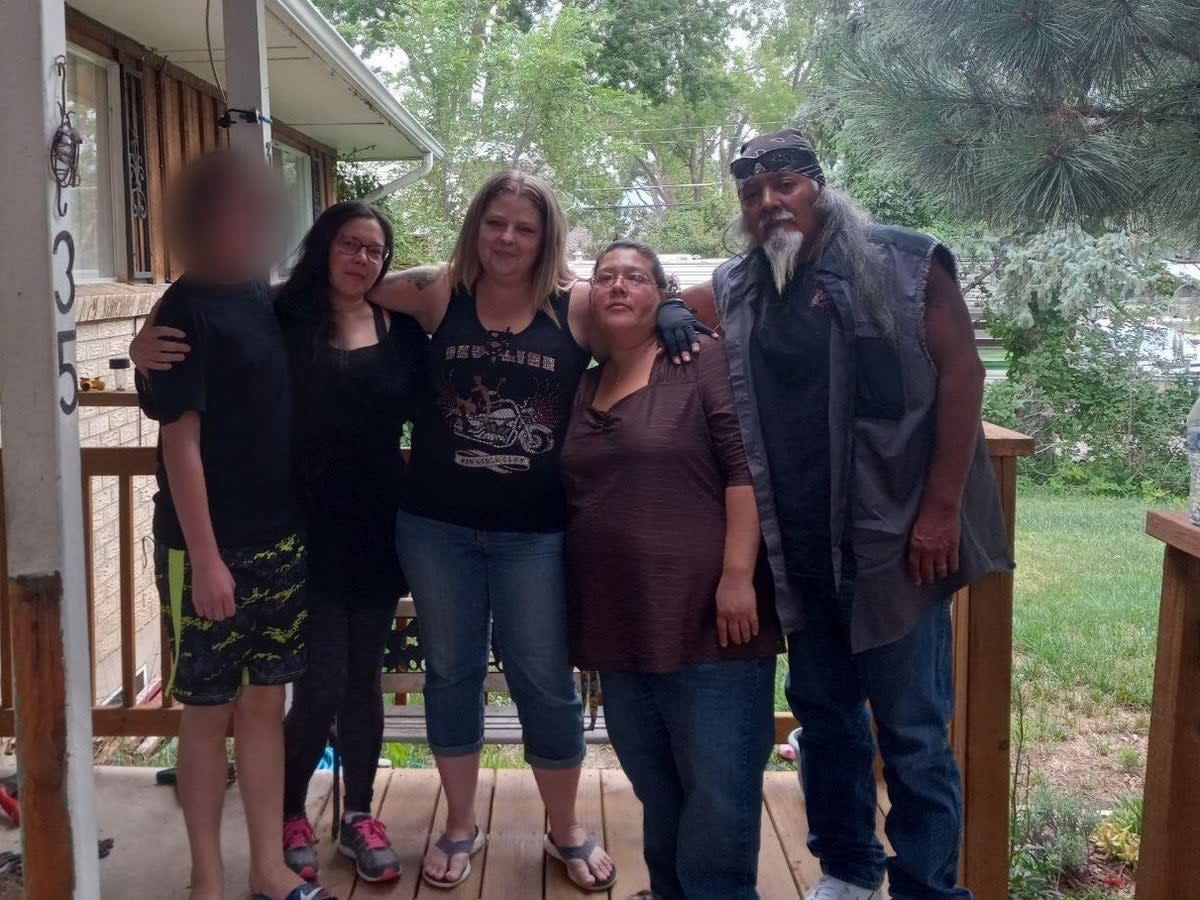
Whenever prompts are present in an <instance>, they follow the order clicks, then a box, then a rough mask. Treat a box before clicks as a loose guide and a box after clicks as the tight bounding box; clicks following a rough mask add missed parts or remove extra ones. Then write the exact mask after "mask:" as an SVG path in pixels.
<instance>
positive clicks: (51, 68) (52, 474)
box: [0, 0, 100, 898]
mask: <svg viewBox="0 0 1200 900" xmlns="http://www.w3.org/2000/svg"><path fill="white" fill-rule="evenodd" d="M0 9H2V10H3V20H4V28H3V29H0V111H2V112H0V115H2V118H3V127H0V161H2V164H0V197H2V198H3V202H0V397H2V398H3V406H2V408H0V417H2V421H3V439H4V453H3V477H4V498H5V516H6V521H7V539H8V540H7V549H8V573H9V582H8V591H9V596H10V598H11V602H12V633H13V634H14V635H15V637H16V642H17V646H16V648H15V652H13V653H12V661H13V673H14V683H15V693H16V734H17V767H18V773H19V776H20V801H21V814H22V822H21V824H22V826H23V842H24V844H23V849H24V854H25V859H24V880H25V896H27V897H75V898H93V897H99V896H100V877H99V866H98V862H97V854H96V815H95V798H94V796H93V784H92V743H91V739H92V721H91V712H92V699H91V696H90V693H91V672H90V664H89V658H88V624H87V601H86V596H85V592H84V558H83V534H82V530H81V522H82V513H81V509H80V468H79V421H78V414H77V411H76V410H77V406H78V388H77V382H76V377H75V314H74V310H73V306H74V302H75V293H74V286H73V279H72V274H71V269H72V266H73V262H74V247H75V244H74V239H75V236H74V235H72V234H71V232H70V230H69V228H68V223H67V221H66V219H65V217H64V216H63V215H60V211H61V207H60V206H59V205H58V203H57V196H56V186H55V184H54V180H53V177H52V175H51V168H50V144H51V138H52V136H53V134H54V131H55V128H56V127H57V125H58V121H59V117H58V114H57V106H58V101H59V98H60V96H61V90H62V87H61V86H62V77H60V75H59V73H58V71H57V69H56V59H58V58H60V57H61V56H62V54H63V53H64V52H65V44H66V29H65V25H64V21H63V3H62V0H24V2H15V0H14V2H9V0H3V2H2V3H0ZM72 202H74V201H72ZM3 651H4V652H5V653H9V652H10V648H8V647H5V648H3Z"/></svg>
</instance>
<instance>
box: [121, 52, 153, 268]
mask: <svg viewBox="0 0 1200 900" xmlns="http://www.w3.org/2000/svg"><path fill="white" fill-rule="evenodd" d="M143 90H144V89H143V82H142V76H141V73H139V72H135V71H132V70H130V69H128V68H124V67H123V68H122V69H121V124H122V130H123V131H124V137H125V141H124V145H125V202H126V205H127V207H128V210H129V215H128V216H127V217H126V222H127V228H128V233H129V242H128V246H129V271H130V273H131V275H132V277H133V278H135V279H152V278H153V277H154V275H153V271H152V268H153V267H152V263H151V257H150V225H151V223H150V205H149V202H148V200H147V193H146V191H147V188H146V155H145V120H144V113H143V110H144V108H145V106H144V94H143Z"/></svg>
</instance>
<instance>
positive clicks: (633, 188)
mask: <svg viewBox="0 0 1200 900" xmlns="http://www.w3.org/2000/svg"><path fill="white" fill-rule="evenodd" d="M723 183H724V182H720V181H691V182H688V183H686V184H630V185H626V186H624V187H584V188H576V189H575V191H574V193H577V194H578V193H587V194H598V193H601V192H604V191H621V192H631V193H634V192H637V191H660V190H665V189H667V188H698V187H718V186H719V185H721V184H723Z"/></svg>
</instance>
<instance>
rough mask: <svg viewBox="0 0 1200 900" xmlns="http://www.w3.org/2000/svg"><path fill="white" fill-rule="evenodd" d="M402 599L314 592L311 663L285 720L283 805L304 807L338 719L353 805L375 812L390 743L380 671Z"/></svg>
mask: <svg viewBox="0 0 1200 900" xmlns="http://www.w3.org/2000/svg"><path fill="white" fill-rule="evenodd" d="M395 615H396V606H395V603H394V602H393V603H391V604H390V605H387V604H374V605H370V606H362V607H356V606H354V605H348V604H346V603H341V602H337V601H330V600H326V599H323V598H319V597H313V596H312V595H310V596H309V604H308V623H307V633H306V642H307V644H308V668H307V670H306V671H305V674H304V676H303V677H302V678H301V679H300V680H299V681H297V682H296V683H295V686H294V689H293V694H292V708H291V709H290V710H289V711H288V714H287V718H286V719H285V720H284V724H283V727H284V775H283V812H284V815H285V816H289V817H290V816H301V815H304V801H305V797H306V796H307V794H308V782H309V780H310V779H311V778H312V774H313V770H314V769H316V767H317V763H318V762H319V761H320V759H321V754H322V753H324V752H325V744H326V741H327V740H328V738H329V728H330V726H331V725H332V724H333V720H334V718H336V719H337V723H338V750H339V753H340V754H341V757H342V766H343V770H344V772H345V775H344V780H345V784H346V809H347V810H351V811H354V812H370V811H371V798H372V794H373V793H374V787H375V769H376V767H377V766H378V764H379V752H380V750H381V749H382V747H383V691H382V689H381V687H380V682H379V675H380V670H381V669H382V667H383V654H384V650H385V649H386V645H387V638H388V632H389V631H391V627H392V619H393V618H394V617H395Z"/></svg>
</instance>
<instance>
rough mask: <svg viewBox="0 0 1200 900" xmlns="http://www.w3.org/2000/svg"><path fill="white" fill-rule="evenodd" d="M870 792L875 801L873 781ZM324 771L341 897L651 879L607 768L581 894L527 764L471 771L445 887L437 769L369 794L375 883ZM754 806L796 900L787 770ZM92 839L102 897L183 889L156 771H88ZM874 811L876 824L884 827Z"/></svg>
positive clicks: (798, 820)
mask: <svg viewBox="0 0 1200 900" xmlns="http://www.w3.org/2000/svg"><path fill="white" fill-rule="evenodd" d="M880 787H881V790H880V796H881V797H883V796H884V795H883V791H882V785H881V786H880ZM329 789H330V777H329V774H328V773H327V772H326V773H320V772H319V773H317V775H316V776H315V777H314V778H313V786H312V790H311V792H310V794H309V814H310V816H311V817H312V819H313V823H314V826H315V827H316V830H317V834H318V837H319V838H320V840H321V850H320V853H321V866H322V882H323V883H324V884H325V885H326V886H328V887H329V888H330V889H332V890H333V892H334V893H335V894H336V895H337V896H338V897H339V898H341V900H347V898H351V897H353V898H360V900H361V898H369V897H392V898H405V900H412V898H421V900H426V898H436V900H443V898H454V900H479V898H484V900H543V898H544V900H580V898H582V897H585V896H592V897H601V898H604V897H608V898H610V900H625V898H626V897H628V896H629V895H630V894H632V893H634V892H635V891H638V890H641V889H644V888H646V887H648V886H649V879H648V878H647V876H646V868H645V864H644V863H643V861H642V842H641V805H640V804H639V803H638V801H637V798H636V797H634V795H633V790H632V788H631V787H630V785H629V780H628V778H626V777H625V774H624V773H623V772H621V771H620V770H617V769H585V770H584V772H583V785H582V790H581V804H580V815H581V817H582V819H583V821H584V823H585V824H586V825H587V827H588V829H589V830H590V831H592V832H593V833H594V834H596V835H597V836H598V837H600V836H603V840H604V843H605V845H606V846H607V849H608V851H609V853H611V854H612V856H613V858H614V859H615V860H616V863H617V867H618V870H619V875H620V877H619V880H618V881H617V884H616V886H615V887H614V888H613V890H612V891H611V893H610V894H591V895H587V894H583V893H581V892H580V891H578V890H576V889H575V888H574V887H573V886H572V885H571V884H570V882H568V881H567V879H566V878H565V876H564V875H563V873H562V867H561V866H559V865H558V864H557V863H550V862H549V861H547V860H546V859H544V857H543V855H542V835H543V834H544V829H545V820H544V815H545V814H544V810H543V808H542V804H541V801H540V799H539V798H538V794H537V788H536V786H535V784H534V781H533V774H532V773H531V772H530V771H529V770H528V769H500V770H490V769H489V770H484V771H483V772H482V773H481V777H480V790H479V800H478V809H479V821H480V825H481V827H483V828H484V829H485V830H487V831H488V832H489V833H490V835H491V838H490V841H489V843H488V846H487V848H486V849H485V850H484V851H483V852H481V853H480V854H479V855H478V856H477V857H475V861H474V866H473V871H472V874H471V878H470V879H469V880H468V881H467V882H466V883H465V884H464V885H463V886H462V887H460V888H458V889H457V890H455V891H439V890H435V889H434V888H431V887H428V886H427V885H424V884H422V883H421V881H420V878H419V875H420V866H419V859H420V856H421V855H422V854H423V853H424V850H425V847H426V846H427V844H428V841H429V840H430V834H431V832H432V833H433V835H434V836H435V837H436V835H437V834H438V833H440V829H441V823H442V822H443V821H444V818H445V807H444V805H443V801H442V798H441V796H440V794H441V791H440V789H439V786H438V777H437V773H436V772H435V771H433V770H430V769H382V770H380V773H379V776H378V779H377V783H376V791H375V803H376V807H377V810H378V812H377V814H378V815H379V816H380V818H382V819H383V821H384V822H385V823H386V824H387V826H388V830H389V832H390V834H391V838H392V843H393V844H394V845H395V847H396V850H397V851H398V852H399V853H400V855H401V857H402V858H403V860H404V867H405V868H404V874H403V877H402V878H401V880H400V882H399V883H397V884H392V885H388V886H376V885H370V884H366V883H361V882H358V881H357V879H356V877H355V874H354V868H353V866H352V865H351V863H350V861H349V860H348V859H346V858H345V857H342V856H340V855H339V854H338V853H337V852H336V850H335V848H334V846H333V842H332V840H331V839H330V836H329V819H330V815H331V807H332V805H333V804H332V803H331V802H330V793H329ZM764 793H765V798H764V800H765V802H764V804H763V815H762V821H763V845H762V852H761V855H760V863H759V881H758V885H759V893H760V894H761V895H762V898H763V900H795V898H796V897H798V896H803V891H805V890H807V889H808V888H809V887H810V886H811V885H812V884H813V883H814V882H815V881H816V879H817V878H818V877H819V876H820V870H819V868H818V865H817V862H816V860H815V859H813V858H812V856H811V855H810V854H809V853H808V851H807V850H806V849H805V846H804V838H805V836H806V834H807V832H808V825H807V821H806V819H805V814H804V801H803V797H802V795H801V792H800V788H799V785H798V783H797V779H796V776H795V774H794V773H791V772H768V773H767V781H766V788H765V791H764ZM96 802H97V807H98V809H97V817H98V819H99V822H100V836H101V837H111V838H113V840H114V842H115V844H114V847H113V851H112V854H111V855H110V856H109V857H108V858H107V859H105V860H103V861H102V862H101V863H100V873H101V891H100V893H101V896H104V897H113V898H117V897H120V898H122V900H151V898H153V900H169V898H180V897H186V896H187V867H188V851H187V839H186V836H185V834H184V828H183V819H182V817H181V815H180V813H179V809H178V806H177V805H176V803H175V797H174V791H173V790H171V789H170V788H164V787H157V786H156V785H155V784H154V770H153V769H147V768H117V767H100V768H97V769H96ZM882 821H883V812H882V808H881V811H880V814H879V822H880V824H881V825H882ZM223 837H224V848H225V867H226V897H228V898H245V897H247V896H248V892H247V888H246V879H247V872H248V861H247V857H246V831H245V824H244V821H243V819H242V809H241V800H240V796H239V793H238V791H237V789H236V788H231V789H230V791H229V795H228V798H227V802H226V807H225V825H224V829H223ZM9 849H14V850H15V849H19V835H18V832H17V831H16V830H15V829H10V830H7V831H0V850H9Z"/></svg>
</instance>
